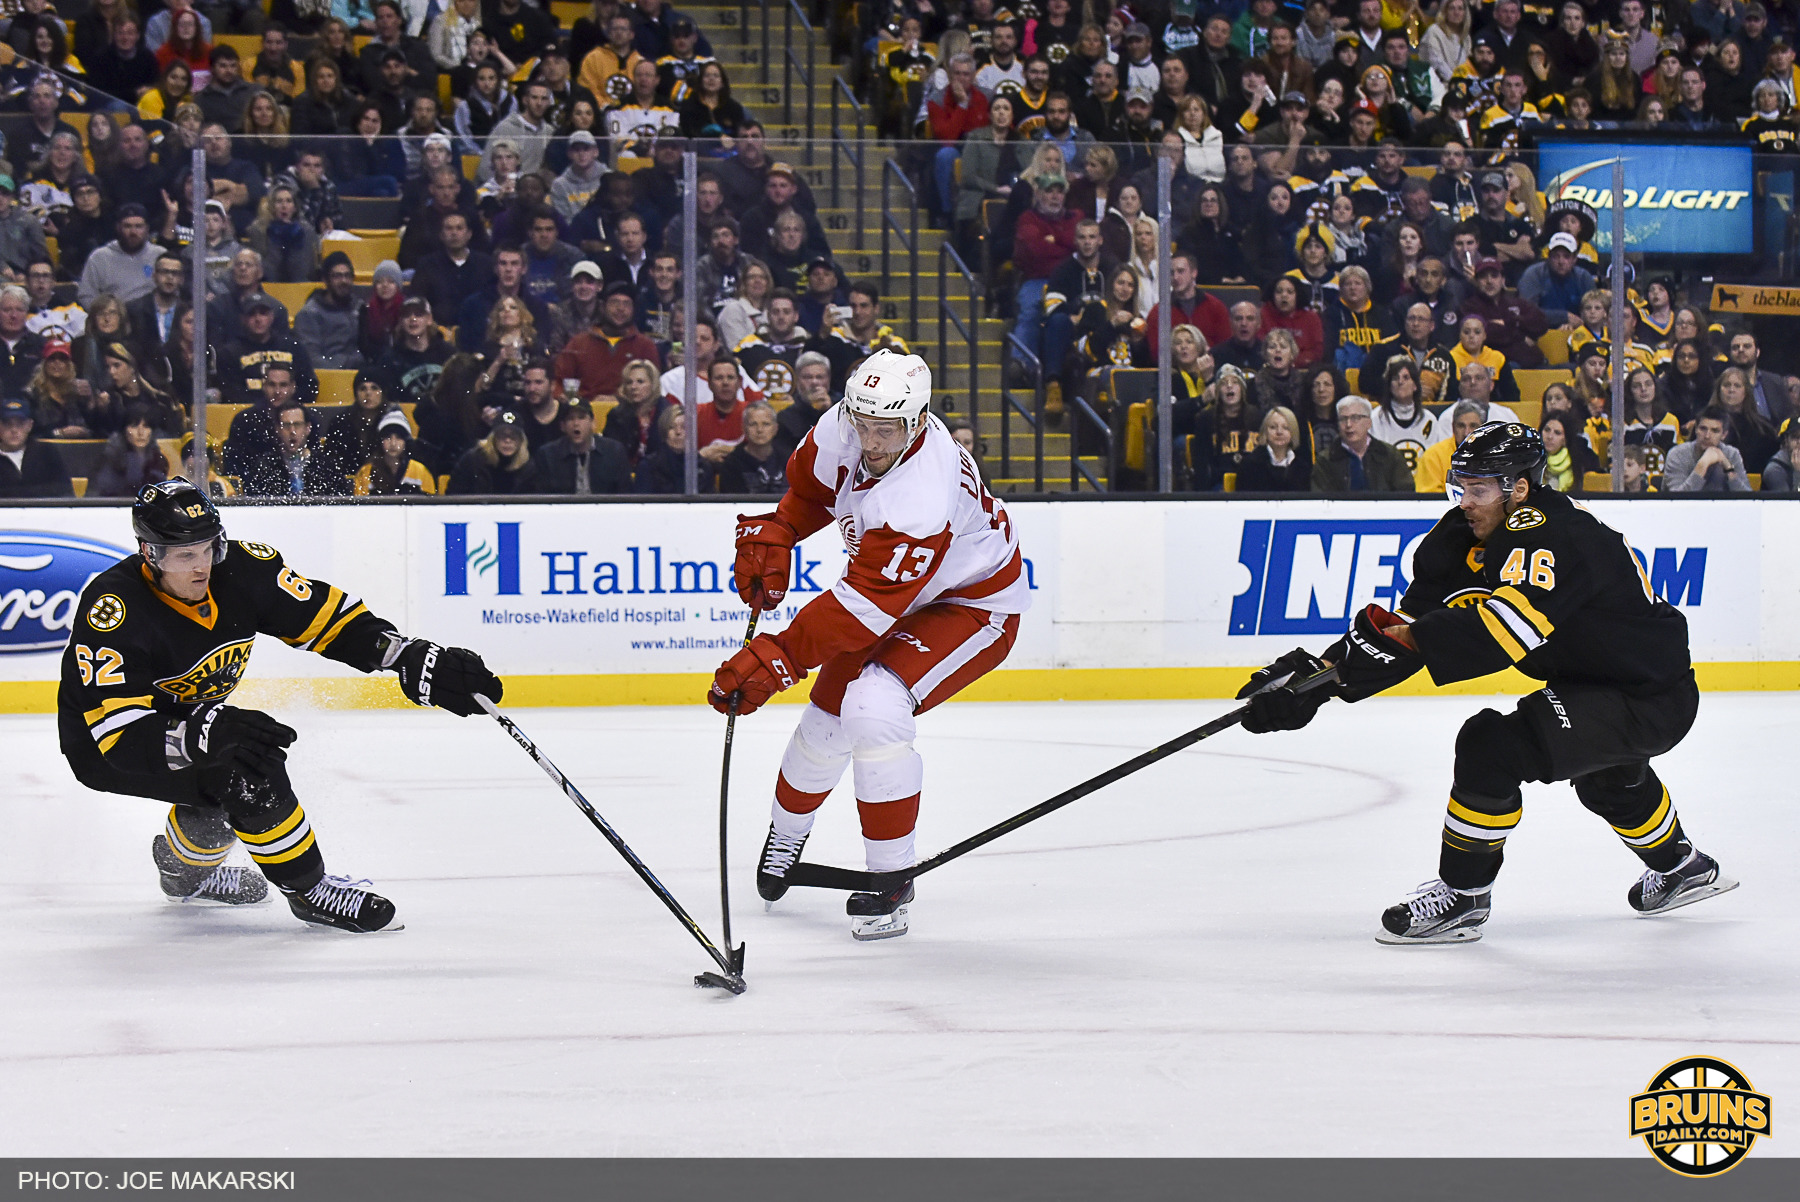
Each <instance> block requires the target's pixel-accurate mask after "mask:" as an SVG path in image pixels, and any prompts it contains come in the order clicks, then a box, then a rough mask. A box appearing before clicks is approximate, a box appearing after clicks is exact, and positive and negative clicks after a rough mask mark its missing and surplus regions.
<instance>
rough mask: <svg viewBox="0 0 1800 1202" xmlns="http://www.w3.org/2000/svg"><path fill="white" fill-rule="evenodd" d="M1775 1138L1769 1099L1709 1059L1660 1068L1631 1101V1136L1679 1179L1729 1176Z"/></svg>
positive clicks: (1735, 1072) (1694, 1058)
mask: <svg viewBox="0 0 1800 1202" xmlns="http://www.w3.org/2000/svg"><path fill="white" fill-rule="evenodd" d="M1772 1134H1774V1132H1773V1131H1771V1130H1770V1127H1769V1095H1767V1094H1761V1093H1757V1092H1756V1090H1755V1089H1754V1088H1753V1087H1752V1086H1751V1084H1750V1079H1749V1078H1748V1077H1746V1076H1744V1074H1743V1073H1741V1072H1739V1071H1738V1070H1737V1069H1736V1068H1734V1067H1733V1066H1732V1065H1730V1064H1727V1063H1726V1062H1725V1061H1723V1060H1715V1059H1713V1058H1712V1057H1711V1056H1687V1057H1684V1058H1682V1059H1680V1060H1676V1061H1673V1062H1671V1063H1669V1064H1665V1065H1664V1066H1663V1067H1662V1068H1660V1069H1658V1070H1657V1072H1656V1075H1655V1076H1654V1077H1652V1078H1650V1084H1649V1085H1647V1086H1645V1088H1644V1092H1643V1093H1641V1094H1638V1095H1637V1096H1636V1097H1634V1098H1632V1099H1631V1135H1632V1138H1633V1139H1637V1138H1640V1137H1641V1138H1642V1139H1643V1141H1644V1146H1645V1147H1647V1148H1649V1149H1650V1152H1651V1154H1652V1155H1654V1156H1655V1157H1656V1158H1657V1159H1658V1160H1660V1161H1662V1163H1663V1166H1664V1167H1665V1168H1668V1169H1669V1170H1671V1171H1673V1172H1676V1173H1680V1174H1681V1175H1682V1176H1683V1177H1716V1176H1718V1175H1719V1174H1720V1173H1728V1172H1730V1171H1731V1170H1732V1169H1734V1168H1736V1167H1737V1164H1738V1162H1739V1161H1740V1160H1742V1159H1743V1158H1744V1157H1745V1156H1747V1155H1749V1153H1750V1149H1751V1148H1752V1147H1754V1146H1755V1144H1756V1137H1757V1136H1759V1135H1763V1136H1767V1135H1772Z"/></svg>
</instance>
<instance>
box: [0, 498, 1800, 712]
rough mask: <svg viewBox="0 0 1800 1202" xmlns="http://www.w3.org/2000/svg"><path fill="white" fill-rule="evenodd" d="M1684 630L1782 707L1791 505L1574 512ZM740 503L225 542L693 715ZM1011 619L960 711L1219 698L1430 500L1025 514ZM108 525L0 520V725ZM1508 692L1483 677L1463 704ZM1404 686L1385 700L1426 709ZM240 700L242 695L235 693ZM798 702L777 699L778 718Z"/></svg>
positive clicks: (421, 522)
mask: <svg viewBox="0 0 1800 1202" xmlns="http://www.w3.org/2000/svg"><path fill="white" fill-rule="evenodd" d="M1591 507H1592V509H1593V510H1594V511H1595V512H1596V514H1598V516H1600V518H1601V519H1602V520H1604V521H1606V522H1607V523H1608V524H1609V525H1611V526H1613V527H1614V528H1615V529H1617V530H1619V531H1620V532H1621V533H1622V534H1623V535H1624V536H1625V537H1626V538H1627V539H1628V540H1629V542H1630V543H1631V545H1632V547H1633V548H1634V550H1635V551H1636V553H1637V554H1638V556H1639V558H1640V560H1641V562H1642V564H1643V566H1644V569H1645V573H1646V576H1647V577H1648V578H1649V579H1650V581H1651V583H1652V585H1653V586H1654V587H1655V588H1656V589H1657V591H1658V592H1659V593H1660V594H1662V595H1663V596H1665V597H1667V598H1668V599H1669V600H1671V601H1672V602H1673V603H1674V604H1676V605H1677V606H1678V607H1679V608H1680V609H1681V611H1682V613H1683V614H1685V615H1686V617H1687V619H1688V623H1689V629H1690V634H1691V639H1692V645H1693V653H1694V659H1695V661H1696V663H1697V664H1698V665H1699V666H1700V668H1699V671H1700V679H1701V684H1702V686H1703V687H1706V688H1710V689H1734V690H1735V689H1794V688H1800V622H1796V621H1794V611H1795V602H1796V601H1797V600H1800V567H1797V566H1796V558H1795V556H1794V555H1793V554H1792V551H1791V548H1793V547H1795V546H1797V545H1800V507H1796V506H1794V505H1791V504H1786V503H1782V502H1778V501H1776V502H1761V501H1755V500H1716V501H1705V500H1693V501H1687V500H1680V501H1677V500H1667V501H1657V502H1639V503H1631V502H1621V501H1611V502H1609V501H1595V502H1592V503H1591ZM744 508H745V507H744V506H742V505H736V504H729V503H725V504H711V503H701V504H683V505H668V504H629V503H626V504H556V503H541V504H496V505H451V504H413V505H379V506H358V507H348V506H336V505H333V506H267V507H264V506H256V507H251V506H242V507H239V506H233V507H232V508H230V509H229V510H227V513H226V523H227V529H228V531H229V533H230V534H231V535H232V537H234V538H240V539H250V540H254V541H258V542H264V543H268V544H269V545H271V546H274V547H276V548H278V549H280V550H281V551H282V553H283V554H284V556H285V557H286V559H287V562H288V563H289V564H290V565H291V566H293V567H294V568H295V569H296V570H298V571H300V572H302V573H304V574H306V575H309V576H316V577H318V578H322V579H325V580H328V581H330V582H331V583H333V584H336V585H338V586H340V587H342V588H344V589H345V590H346V591H347V592H351V593H355V594H358V595H360V596H361V597H362V598H363V599H364V601H365V602H366V603H367V604H368V606H369V608H370V609H372V610H373V611H374V612H376V613H378V614H381V615H383V616H384V617H388V618H390V619H391V620H392V621H394V622H395V623H396V624H397V625H398V626H400V628H401V629H402V630H404V631H406V632H408V633H413V634H419V635H425V636H428V637H430V638H432V639H434V640H436V641H438V642H441V643H445V644H450V645H462V646H468V647H472V648H476V649H478V650H480V651H481V652H482V654H483V655H484V656H485V657H486V658H487V660H488V662H489V663H490V664H492V665H493V666H494V667H495V668H496V670H497V671H499V672H500V673H501V675H502V676H503V677H505V678H506V681H507V701H508V702H509V703H510V704H515V705H604V704H620V705H666V704H678V703H682V702H688V701H698V700H699V699H700V696H701V693H702V690H703V688H704V685H705V682H706V680H707V679H708V677H709V676H710V674H711V672H712V669H713V668H714V667H715V666H716V665H717V664H718V663H719V661H720V660H722V659H723V658H725V657H726V656H727V655H729V654H730V652H731V651H732V650H733V649H734V648H735V647H736V646H737V645H738V644H739V642H740V641H741V639H742V637H743V630H744V623H745V619H746V618H747V616H748V615H747V612H746V611H745V609H744V607H743V605H742V604H741V603H740V602H739V601H738V599H737V598H736V596H735V595H734V594H733V593H732V592H731V591H730V576H731V560H732V531H733V527H734V519H735V517H736V515H737V514H738V512H739V511H740V510H742V509H744ZM1007 509H1008V512H1009V514H1010V515H1011V519H1012V521H1013V522H1014V523H1015V525H1016V527H1017V529H1018V531H1019V536H1020V543H1021V547H1022V550H1023V552H1024V556H1025V560H1026V571H1027V578H1028V581H1029V583H1030V585H1031V596H1032V607H1031V609H1030V611H1029V612H1028V613H1026V614H1025V615H1024V618H1023V620H1022V622H1021V626H1020V632H1019V638H1018V642H1017V644H1016V645H1015V647H1014V649H1013V652H1012V654H1011V656H1010V657H1009V659H1008V660H1007V663H1006V666H1005V668H1003V669H1002V670H1000V671H998V672H995V673H993V674H991V675H990V676H989V677H987V678H985V679H984V680H982V681H981V682H979V683H978V684H977V685H976V686H975V687H974V688H972V689H971V690H969V691H968V692H967V693H966V694H965V696H966V697H968V698H969V699H973V700H992V701H1001V700H1009V701H1024V700H1057V699H1071V700H1074V699H1082V700H1097V699H1125V698H1139V699H1145V698H1181V697H1223V696H1230V695H1231V694H1232V693H1233V692H1234V691H1235V690H1236V688H1237V686H1238V685H1239V684H1241V683H1242V681H1243V679H1244V669H1245V668H1246V667H1253V666H1258V665H1260V664H1263V663H1265V662H1267V661H1268V660H1269V659H1271V658H1273V657H1274V656H1276V655H1279V654H1281V653H1282V652H1285V651H1287V650H1289V649H1290V648H1292V647H1295V646H1308V647H1313V648H1317V647H1319V646H1322V645H1323V644H1324V643H1326V642H1328V641H1329V640H1330V639H1331V638H1332V637H1334V636H1335V635H1336V634H1337V633H1339V632H1341V631H1342V630H1343V629H1344V627H1345V625H1346V624H1347V622H1348V618H1349V615H1351V614H1354V613H1355V612H1356V611H1357V610H1358V609H1359V608H1361V607H1362V606H1363V605H1365V604H1367V603H1368V602H1370V601H1376V602H1380V603H1382V604H1384V605H1388V606H1394V605H1397V604H1398V600H1399V597H1400V596H1401V595H1402V594H1403V593H1404V591H1405V587H1406V584H1407V581H1408V580H1409V578H1410V568H1411V563H1412V553H1413V550H1414V549H1415V547H1416V546H1417V544H1418V541H1419V540H1420V539H1421V538H1422V537H1423V536H1424V534H1425V533H1426V531H1428V530H1429V529H1430V528H1431V526H1432V524H1433V523H1434V522H1435V521H1436V520H1437V519H1438V517H1440V516H1441V515H1442V514H1443V513H1444V511H1445V505H1444V503H1443V502H1437V501H1416V502H1415V501H1406V502H1363V501H1310V500H1302V501H1286V502H1259V501H1232V502H1225V503H1210V502H1192V501H1189V502H1180V501H1171V502H1159V501H1093V502H1021V503H1016V504H1012V505H1009V506H1008V507H1007ZM130 537H131V536H130V529H129V522H128V520H127V517H126V514H125V512H124V511H123V510H122V509H118V508H82V507H70V508H66V509H64V508H17V509H7V510H0V682H3V683H0V696H3V697H4V701H0V711H9V712H43V711H48V710H51V709H53V708H54V699H55V684H54V682H55V679H56V675H57V670H58V663H59V657H60V650H59V649H60V646H61V644H62V642H63V641H65V640H66V638H67V634H68V631H69V629H70V624H71V623H72V621H73V617H74V609H75V597H76V595H78V593H79V591H80V589H81V588H82V587H83V586H85V584H86V582H87V581H88V580H89V579H91V578H92V576H93V575H94V574H95V573H96V572H97V571H99V570H100V569H101V568H103V567H104V566H105V565H106V563H107V562H109V561H110V560H111V559H112V558H114V557H116V556H117V555H122V554H125V553H127V552H128V551H129V549H130V545H131V541H130ZM845 557H846V552H845V550H844V547H843V544H842V542H841V540H840V539H839V537H838V534H837V531H836V530H835V528H827V529H826V530H824V531H821V532H820V533H818V534H817V535H815V536H813V537H812V538H810V539H808V540H807V541H806V542H805V543H804V544H803V545H802V548H801V550H800V551H799V552H797V553H796V555H795V565H794V576H793V580H792V581H791V586H790V588H791V591H790V593H789V595H788V598H787V600H786V602H785V603H784V605H783V607H782V608H781V610H779V611H778V612H776V613H775V614H772V615H769V616H768V617H766V618H765V619H764V624H763V629H767V630H780V629H781V628H782V627H783V626H785V625H786V624H787V622H788V621H790V620H791V619H792V616H793V614H794V613H795V612H796V611H797V610H798V608H799V607H800V606H802V605H804V604H805V603H806V602H807V601H809V600H811V599H812V598H814V597H816V596H818V595H819V594H820V593H821V592H822V591H824V590H825V589H828V588H830V587H831V585H832V584H833V583H834V582H835V581H836V580H837V578H838V576H839V575H840V574H841V572H842V569H843V565H844V562H845ZM262 642H263V645H264V648H265V649H263V650H262V652H261V654H260V655H259V656H258V658H257V661H256V664H255V667H254V668H253V670H252V671H251V673H250V683H248V684H246V686H245V688H246V690H254V691H255V694H256V696H258V697H262V698H264V699H267V698H269V697H270V696H272V695H274V696H280V697H283V698H284V699H286V700H288V701H290V702H294V701H307V700H310V701H312V702H315V703H317V704H322V705H332V706H338V705H343V706H386V705H398V704H403V702H402V699H401V697H400V694H399V692H398V690H397V689H395V688H394V686H393V684H392V681H391V678H388V677H385V676H383V677H376V678H370V677H361V676H358V675H357V674H355V673H353V672H351V671H349V670H348V669H345V668H343V667H341V666H340V665H337V664H334V663H331V662H329V661H326V660H322V659H319V658H318V657H315V656H310V655H307V654H305V653H301V652H297V651H294V650H292V649H290V648H288V647H285V646H283V645H282V644H280V643H278V642H276V641H274V640H269V639H265V640H263V641H262ZM1523 687H1524V681H1523V680H1522V678H1519V677H1517V676H1516V675H1515V674H1512V673H1503V674H1500V675H1496V676H1493V677H1488V678H1484V679H1483V680H1480V681H1472V682H1468V683H1467V684H1465V685H1463V686H1460V690H1461V691H1465V692H1506V691H1517V690H1519V689H1522V688H1523ZM1429 689H1430V686H1429V682H1426V681H1423V680H1422V679H1421V680H1419V681H1415V682H1413V684H1411V685H1409V686H1407V687H1406V689H1404V690H1402V691H1414V692H1422V691H1428V690H1429ZM240 695H241V696H245V697H246V698H248V697H249V696H250V695H249V694H248V693H245V694H240ZM803 695H804V689H803V688H802V690H798V691H796V693H794V694H792V695H790V697H787V698H784V700H787V699H792V700H798V699H799V697H800V696H803Z"/></svg>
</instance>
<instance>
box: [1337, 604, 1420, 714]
mask: <svg viewBox="0 0 1800 1202" xmlns="http://www.w3.org/2000/svg"><path fill="white" fill-rule="evenodd" d="M1405 625H1406V623H1405V622H1403V621H1401V620H1400V618H1398V617H1396V616H1395V615H1394V614H1391V613H1389V612H1388V611H1387V610H1385V609H1383V608H1381V606H1379V605H1369V606H1367V607H1366V608H1364V609H1363V611H1362V612H1361V613H1359V614H1357V615H1356V621H1354V622H1353V623H1351V625H1350V630H1349V632H1348V633H1346V634H1345V635H1344V637H1343V638H1341V639H1339V640H1338V642H1337V643H1336V644H1335V645H1334V646H1333V647H1332V649H1331V651H1329V652H1327V653H1326V654H1327V655H1335V657H1336V662H1337V670H1338V696H1340V697H1342V698H1343V699H1344V700H1345V701H1361V700H1362V699H1363V698H1365V697H1373V696H1374V695H1375V694H1377V693H1380V692H1383V691H1385V690H1387V689H1391V688H1393V687H1394V686H1395V685H1397V684H1399V683H1400V682H1401V681H1403V680H1405V679H1406V678H1407V677H1409V676H1411V675H1412V674H1413V673H1414V672H1417V671H1418V670H1419V669H1420V668H1423V667H1424V666H1425V657H1424V656H1423V655H1421V654H1419V652H1417V651H1415V650H1414V649H1412V648H1411V647H1408V646H1407V645H1406V644H1405V643H1402V642H1400V640H1398V639H1396V638H1393V637H1392V636H1390V635H1388V634H1387V633H1386V632H1387V631H1388V630H1389V629H1390V628H1392V627H1395V626H1405Z"/></svg>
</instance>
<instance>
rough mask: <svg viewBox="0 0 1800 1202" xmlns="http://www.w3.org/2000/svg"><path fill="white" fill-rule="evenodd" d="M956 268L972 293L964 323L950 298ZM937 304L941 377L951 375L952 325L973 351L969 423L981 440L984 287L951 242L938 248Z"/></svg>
mask: <svg viewBox="0 0 1800 1202" xmlns="http://www.w3.org/2000/svg"><path fill="white" fill-rule="evenodd" d="M952 266H954V267H955V268H956V272H957V274H958V275H960V276H962V278H963V283H964V285H965V286H967V288H968V290H969V320H968V321H967V322H964V321H963V319H962V318H961V317H960V316H959V315H958V314H957V312H956V310H954V309H952V308H951V307H950V299H949V293H950V289H949V283H950V273H949V270H948V269H949V268H950V267H952ZM937 303H938V375H939V378H942V379H948V378H949V374H950V373H949V367H948V365H949V361H950V326H951V325H952V324H954V325H955V326H956V332H957V333H958V334H961V335H962V337H963V343H964V344H965V345H966V346H967V347H968V352H969V424H970V425H971V426H974V427H975V433H976V437H977V439H978V440H979V437H980V434H981V425H980V422H979V421H978V420H977V419H978V417H979V406H978V405H977V400H978V398H979V397H980V396H981V371H980V360H979V358H978V357H977V353H978V349H979V347H980V340H979V339H978V338H977V337H976V332H977V330H978V329H979V328H980V324H981V323H980V316H979V314H978V312H977V310H976V306H977V305H979V304H980V303H981V290H980V288H978V287H977V286H976V283H975V277H974V276H973V275H971V274H969V268H968V266H967V265H966V264H965V263H964V262H963V261H962V256H961V255H959V254H957V253H956V248H955V247H953V246H951V245H950V244H949V243H948V242H944V243H941V244H940V245H939V246H938V302H937Z"/></svg>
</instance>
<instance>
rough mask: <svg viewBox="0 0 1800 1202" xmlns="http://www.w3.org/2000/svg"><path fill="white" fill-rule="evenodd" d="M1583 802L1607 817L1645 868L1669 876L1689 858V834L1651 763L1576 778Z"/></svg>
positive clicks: (1616, 832) (1609, 769)
mask: <svg viewBox="0 0 1800 1202" xmlns="http://www.w3.org/2000/svg"><path fill="white" fill-rule="evenodd" d="M1574 783H1575V795H1576V796H1577V797H1579V798H1581V804H1582V805H1584V806H1586V807H1587V808H1588V809H1590V810H1592V811H1593V812H1594V813H1596V814H1598V815H1600V817H1602V818H1604V819H1606V821H1607V823H1608V824H1609V825H1610V826H1611V827H1612V828H1613V833H1615V834H1616V835H1618V836H1619V839H1620V841H1621V842H1623V843H1624V844H1625V846H1626V847H1629V848H1630V849H1631V850H1632V851H1633V852H1635V853H1637V856H1638V858H1639V859H1641V860H1642V861H1643V862H1644V866H1645V867H1646V868H1650V869H1653V870H1655V871H1657V872H1668V871H1670V870H1671V869H1673V868H1674V867H1675V866H1676V865H1677V864H1679V863H1681V861H1682V860H1683V859H1684V858H1685V857H1686V856H1687V853H1688V851H1689V850H1690V847H1689V844H1688V841H1687V836H1686V835H1685V834H1683V833H1682V830H1681V819H1680V817H1679V816H1678V815H1677V814H1676V813H1675V803H1674V802H1673V801H1671V800H1670V799H1669V790H1668V787H1667V786H1665V785H1664V784H1663V783H1662V781H1661V780H1660V779H1658V778H1657V775H1656V772H1655V771H1654V770H1653V769H1652V768H1651V767H1650V765H1649V764H1647V763H1645V764H1628V765H1625V766H1624V767H1620V768H1608V769H1606V770H1605V771H1604V772H1593V773H1589V774H1588V775H1587V776H1581V777H1577V778H1576V779H1575V782H1574Z"/></svg>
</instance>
